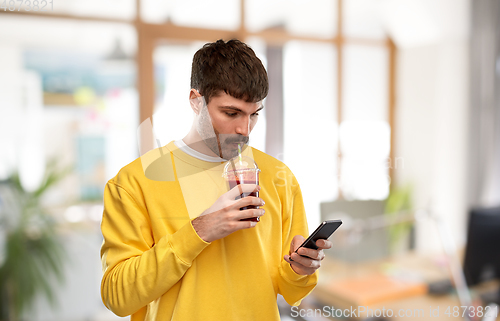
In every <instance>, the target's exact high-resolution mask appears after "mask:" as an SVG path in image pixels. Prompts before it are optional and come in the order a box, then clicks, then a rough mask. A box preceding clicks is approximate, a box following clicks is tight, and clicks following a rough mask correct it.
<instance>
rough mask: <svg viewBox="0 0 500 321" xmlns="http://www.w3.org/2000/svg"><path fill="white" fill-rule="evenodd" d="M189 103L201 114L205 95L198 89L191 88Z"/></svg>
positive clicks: (197, 113) (196, 112)
mask: <svg viewBox="0 0 500 321" xmlns="http://www.w3.org/2000/svg"><path fill="white" fill-rule="evenodd" d="M189 104H190V105H191V108H192V109H193V111H194V113H195V114H196V115H199V114H200V111H201V108H202V107H203V97H202V96H201V95H200V93H199V92H198V90H196V89H191V91H190V92H189Z"/></svg>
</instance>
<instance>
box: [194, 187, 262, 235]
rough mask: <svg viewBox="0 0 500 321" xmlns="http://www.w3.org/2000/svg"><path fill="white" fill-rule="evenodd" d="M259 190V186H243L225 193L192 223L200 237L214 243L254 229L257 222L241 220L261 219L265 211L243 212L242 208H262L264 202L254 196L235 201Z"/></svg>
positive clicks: (260, 209) (251, 210)
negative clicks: (237, 232)
mask: <svg viewBox="0 0 500 321" xmlns="http://www.w3.org/2000/svg"><path fill="white" fill-rule="evenodd" d="M258 190H260V186H258V185H255V184H241V185H237V186H235V187H234V188H232V189H231V190H229V191H228V192H226V193H224V194H223V195H222V196H221V197H219V198H218V199H217V200H216V201H215V203H214V204H213V205H212V206H211V207H210V208H208V209H207V210H205V211H204V212H203V213H202V214H201V215H200V216H198V217H197V218H195V219H194V220H192V221H191V224H193V227H194V230H195V231H196V233H198V236H199V237H200V238H201V239H202V240H204V241H205V242H213V241H215V240H218V239H221V238H223V237H225V236H228V235H229V234H231V233H233V232H236V231H238V230H242V229H246V228H252V227H254V226H255V225H256V224H257V222H253V221H241V220H242V219H246V218H252V217H260V216H262V215H264V212H265V211H264V209H262V208H259V209H248V210H243V211H241V210H240V208H242V207H245V206H249V205H254V206H262V205H264V201H263V200H262V199H261V198H259V197H253V196H247V197H244V198H241V199H238V200H235V198H236V197H237V196H238V195H241V194H243V193H251V192H256V191H258Z"/></svg>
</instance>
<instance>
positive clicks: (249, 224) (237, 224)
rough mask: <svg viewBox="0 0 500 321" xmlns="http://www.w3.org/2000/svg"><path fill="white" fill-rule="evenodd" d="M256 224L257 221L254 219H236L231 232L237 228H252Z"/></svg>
mask: <svg viewBox="0 0 500 321" xmlns="http://www.w3.org/2000/svg"><path fill="white" fill-rule="evenodd" d="M256 225H257V222H255V221H237V222H234V230H233V232H236V231H238V230H244V229H248V228H252V227H255V226H256Z"/></svg>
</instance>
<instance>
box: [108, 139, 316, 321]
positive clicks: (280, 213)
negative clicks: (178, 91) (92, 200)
mask: <svg viewBox="0 0 500 321" xmlns="http://www.w3.org/2000/svg"><path fill="white" fill-rule="evenodd" d="M245 153H247V154H248V155H249V156H251V157H252V158H253V159H254V160H255V161H256V163H257V164H258V166H259V168H260V169H261V174H260V186H261V190H260V197H261V198H262V199H263V200H264V201H265V202H266V204H265V205H264V206H263V208H264V209H265V210H266V213H265V214H264V216H263V217H262V218H261V221H260V222H259V223H257V226H256V227H254V228H251V229H245V230H240V231H236V232H234V233H232V234H230V235H228V236H226V237H224V238H222V239H219V240H216V241H214V242H211V243H207V242H205V241H203V240H202V239H201V238H200V237H199V236H198V235H197V234H196V232H195V230H194V229H193V227H192V225H191V220H192V219H194V218H195V217H196V216H197V215H199V214H201V213H202V212H203V211H204V210H205V209H206V208H208V207H210V206H211V205H212V204H213V202H214V201H215V200H216V199H217V198H218V196H220V195H222V193H224V192H226V191H227V187H225V182H224V181H223V178H222V167H223V165H224V164H223V163H212V162H206V161H202V160H200V159H197V158H195V157H192V156H189V155H188V154H186V153H184V152H183V151H182V150H180V149H178V148H177V147H176V145H175V144H174V143H173V142H171V143H169V144H168V145H166V146H164V147H162V148H159V149H156V150H153V151H151V152H149V153H148V154H146V155H144V156H142V157H141V158H138V159H136V160H135V161H133V162H132V163H130V164H128V165H127V166H125V167H124V168H122V169H121V170H120V172H119V173H118V174H117V175H116V176H115V177H114V178H113V179H111V180H109V181H108V183H107V184H106V188H105V192H104V213H103V219H102V224H101V229H102V234H103V236H104V242H103V246H102V249H101V258H102V263H103V271H104V275H103V278H102V283H101V295H102V300H103V302H104V304H105V305H106V306H107V307H108V308H109V309H110V310H111V311H113V312H114V313H115V314H117V315H119V316H126V315H132V318H131V320H132V321H138V320H148V321H152V320H155V321H156V320H158V321H159V320H162V321H163V320H182V321H186V320H203V321H210V320H214V321H215V320H216V321H221V320H238V321H244V320H252V321H255V320H279V313H278V308H277V304H276V299H277V294H278V293H280V294H281V295H283V297H284V298H285V300H286V301H287V302H288V303H289V304H291V305H298V304H299V303H300V301H301V300H302V299H303V298H304V297H305V296H306V295H308V294H309V293H310V292H311V291H312V290H313V288H314V286H315V285H316V282H317V272H316V273H314V274H313V275H310V276H303V275H298V274H296V273H295V272H294V271H293V270H292V269H291V267H290V265H289V264H288V263H287V262H286V261H285V260H284V259H283V256H284V255H285V254H288V253H289V249H290V242H291V240H292V238H293V237H294V236H295V235H299V234H300V235H302V236H304V237H307V234H308V229H307V222H306V216H305V212H304V205H303V201H302V194H301V191H300V187H299V185H298V183H297V181H296V179H295V177H294V176H293V174H292V173H291V171H290V170H289V169H288V167H286V166H285V165H284V164H283V163H281V162H280V161H278V160H276V159H275V158H273V157H271V156H269V155H267V154H265V153H262V152H260V151H259V150H257V149H253V148H246V149H245Z"/></svg>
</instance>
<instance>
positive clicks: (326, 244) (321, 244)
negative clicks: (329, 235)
mask: <svg viewBox="0 0 500 321" xmlns="http://www.w3.org/2000/svg"><path fill="white" fill-rule="evenodd" d="M316 246H317V247H318V248H319V249H321V250H327V249H331V248H332V246H333V243H332V242H331V241H328V240H323V239H320V240H317V241H316Z"/></svg>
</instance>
